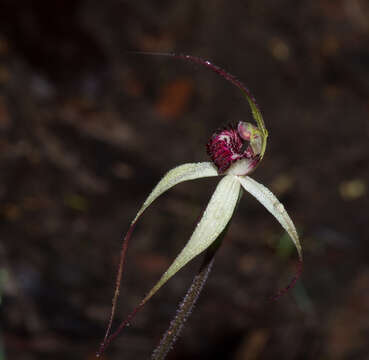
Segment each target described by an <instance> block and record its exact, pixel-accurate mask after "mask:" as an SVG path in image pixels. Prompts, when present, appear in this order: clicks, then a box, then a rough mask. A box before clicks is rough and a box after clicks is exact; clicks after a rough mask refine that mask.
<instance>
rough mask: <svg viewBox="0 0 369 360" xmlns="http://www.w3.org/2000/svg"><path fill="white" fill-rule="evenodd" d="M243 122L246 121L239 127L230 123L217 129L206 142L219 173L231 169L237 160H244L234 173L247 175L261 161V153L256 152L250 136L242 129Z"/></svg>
mask: <svg viewBox="0 0 369 360" xmlns="http://www.w3.org/2000/svg"><path fill="white" fill-rule="evenodd" d="M242 124H245V123H242V122H240V123H239V124H238V126H237V127H235V126H231V125H229V126H227V127H225V128H223V129H221V130H218V131H216V132H215V134H214V135H213V136H212V137H211V138H210V140H209V142H208V143H207V144H206V149H207V153H208V155H209V156H210V158H211V160H212V161H213V163H214V164H215V166H216V167H217V168H218V171H219V174H224V173H225V172H226V171H227V170H230V168H231V165H233V164H234V163H235V162H237V161H239V160H244V161H243V166H241V167H240V169H239V171H236V172H235V173H234V174H235V175H246V174H247V173H248V172H250V171H251V170H253V169H254V168H255V166H256V165H257V163H258V162H259V155H258V154H255V153H254V151H253V149H252V147H251V146H250V144H249V141H248V140H250V137H249V136H245V134H244V133H242V131H241V130H242V129H243V128H244V127H243V126H241V125H242ZM239 165H241V164H239ZM241 168H242V169H241Z"/></svg>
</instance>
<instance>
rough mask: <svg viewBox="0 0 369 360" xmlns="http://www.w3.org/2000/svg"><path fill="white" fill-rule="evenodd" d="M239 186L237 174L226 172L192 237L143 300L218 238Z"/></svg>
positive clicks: (232, 206)
mask: <svg viewBox="0 0 369 360" xmlns="http://www.w3.org/2000/svg"><path fill="white" fill-rule="evenodd" d="M240 188H241V187H240V183H239V181H238V178H237V177H235V176H233V175H227V176H225V177H224V178H223V179H222V180H221V181H220V182H219V184H218V186H217V188H216V189H215V191H214V194H213V196H212V197H211V199H210V201H209V204H208V206H207V208H206V210H205V212H204V214H203V216H202V218H201V220H200V222H199V223H198V224H197V227H196V229H195V231H194V232H193V234H192V236H191V238H190V240H189V241H188V243H187V244H186V246H185V247H184V248H183V249H182V251H181V252H180V254H179V255H178V256H177V258H176V259H175V260H174V262H173V263H172V265H171V266H170V267H169V269H168V270H167V271H166V272H165V273H164V275H163V276H162V277H161V279H160V280H159V282H158V283H157V284H156V285H155V286H154V287H153V288H152V289H151V291H150V292H149V293H148V295H147V296H146V297H145V299H144V300H143V301H142V302H141V304H142V303H145V302H146V301H147V300H149V299H150V298H151V297H152V296H153V295H154V294H155V293H156V292H157V291H158V290H159V289H160V287H161V286H163V285H164V284H165V283H166V282H167V281H168V280H169V279H170V278H171V277H172V276H173V275H174V274H175V273H176V272H177V271H179V270H180V269H181V268H182V267H183V266H185V265H186V264H187V263H188V262H189V261H190V260H192V259H193V258H194V257H195V256H196V255H198V254H200V253H201V252H202V251H204V250H205V249H206V248H208V247H209V246H210V245H211V244H212V243H213V242H214V241H215V240H216V239H217V237H218V236H219V235H220V234H221V233H222V231H223V230H224V229H225V227H226V226H227V224H228V222H229V220H230V219H231V217H232V214H233V211H234V209H235V207H236V204H237V199H238V196H239V194H240Z"/></svg>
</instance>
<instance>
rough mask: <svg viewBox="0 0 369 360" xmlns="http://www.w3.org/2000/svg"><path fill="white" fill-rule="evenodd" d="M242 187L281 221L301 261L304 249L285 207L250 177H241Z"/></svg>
mask: <svg viewBox="0 0 369 360" xmlns="http://www.w3.org/2000/svg"><path fill="white" fill-rule="evenodd" d="M238 179H239V180H240V183H241V185H242V186H243V188H244V189H245V190H246V191H247V192H249V193H250V194H251V195H252V196H254V197H255V198H256V199H257V200H258V201H260V203H261V204H262V205H264V206H265V208H266V209H267V210H268V211H269V212H270V213H271V214H272V215H273V216H274V217H275V218H276V219H277V220H278V221H279V223H280V224H281V225H282V227H283V228H284V229H285V230H286V231H287V233H288V235H289V236H290V237H291V239H292V241H293V243H294V244H295V246H296V249H297V252H298V254H299V257H300V259H302V249H301V244H300V240H299V236H298V234H297V231H296V228H295V225H294V224H293V222H292V220H291V218H290V217H289V216H288V214H287V212H286V210H285V208H284V206H283V205H282V204H281V203H280V202H279V200H278V199H277V198H276V197H275V195H274V194H273V193H272V192H271V191H270V190H269V189H268V188H266V187H265V186H264V185H262V184H259V183H258V182H257V181H255V180H253V179H251V178H250V177H248V176H245V177H241V176H239V177H238Z"/></svg>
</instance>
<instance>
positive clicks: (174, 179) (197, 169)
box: [132, 162, 218, 224]
mask: <svg viewBox="0 0 369 360" xmlns="http://www.w3.org/2000/svg"><path fill="white" fill-rule="evenodd" d="M217 175H218V171H217V169H216V168H215V166H214V165H213V163H210V162H201V163H191V164H183V165H180V166H177V167H175V168H174V169H172V170H170V171H168V172H167V173H166V174H165V175H164V176H163V178H162V179H161V180H160V181H159V183H158V184H157V185H156V186H155V188H154V190H153V191H152V192H151V194H150V195H149V196H148V198H147V199H146V201H145V202H144V204H143V205H142V207H141V209H140V210H139V212H138V213H137V215H136V217H135V218H134V220H133V221H132V224H133V223H135V222H136V221H137V219H138V218H139V217H140V216H141V214H142V213H143V212H144V211H145V210H146V209H147V208H148V207H149V206H150V205H151V204H152V202H153V201H154V200H155V199H157V198H158V197H159V196H160V195H161V194H163V193H164V192H165V191H167V190H168V189H170V188H171V187H173V186H174V185H177V184H179V183H181V182H183V181H187V180H193V179H198V178H202V177H210V176H217Z"/></svg>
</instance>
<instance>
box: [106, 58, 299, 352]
mask: <svg viewBox="0 0 369 360" xmlns="http://www.w3.org/2000/svg"><path fill="white" fill-rule="evenodd" d="M164 55H168V54H164ZM169 55H170V56H172V57H175V58H179V59H183V60H187V61H190V62H193V63H196V64H200V65H203V66H205V67H207V68H209V69H210V70H212V71H214V72H216V73H217V74H219V75H221V76H222V77H224V78H225V79H226V80H228V81H230V82H231V83H233V84H234V85H235V86H237V87H238V88H239V89H240V90H241V91H242V93H243V95H244V96H245V97H246V99H247V101H248V103H249V105H250V107H251V112H252V115H253V118H254V120H255V122H256V126H255V125H253V124H251V123H249V122H243V121H240V122H239V123H238V124H237V126H232V125H230V126H228V127H225V128H223V129H220V130H218V131H216V132H215V133H214V134H213V135H212V136H211V138H210V140H209V142H208V143H207V146H206V148H207V153H208V155H209V156H210V158H211V160H212V161H211V162H199V163H188V164H183V165H180V166H178V167H175V168H174V169H172V170H170V171H169V172H168V173H167V174H166V175H164V177H163V178H162V179H161V180H160V181H159V183H158V184H157V185H156V186H155V188H154V189H153V190H152V192H151V194H150V195H149V196H148V198H147V199H146V201H145V202H144V203H143V205H142V207H141V209H140V210H139V211H138V213H137V215H136V217H135V218H134V220H133V221H132V223H131V225H130V228H129V230H128V233H127V235H126V237H125V239H124V241H123V247H122V253H121V262H120V265H119V271H118V277H117V284H116V286H117V287H116V292H115V296H114V298H113V308H112V314H111V318H110V322H109V326H108V330H107V332H106V336H105V339H104V342H103V343H102V344H101V348H100V352H99V353H102V352H103V351H104V349H105V347H106V346H107V345H108V344H109V343H110V342H111V340H112V339H113V338H114V337H116V336H117V335H118V333H119V332H120V331H121V330H122V329H123V328H124V327H125V326H127V325H128V324H129V322H130V321H131V320H132V318H133V317H134V316H135V314H136V313H137V311H138V310H139V309H140V308H141V307H142V306H143V305H144V304H145V303H146V302H147V301H148V300H149V299H150V298H151V297H152V296H153V295H154V294H155V293H156V292H157V291H158V290H159V289H160V288H161V287H162V286H163V285H164V284H165V283H166V282H167V281H168V280H169V279H170V278H171V277H173V276H174V275H175V274H176V273H177V272H178V271H179V270H180V269H181V268H183V267H184V266H185V265H186V264H187V263H188V262H189V261H191V260H192V259H193V258H194V257H196V256H197V255H199V254H200V253H202V252H203V251H204V250H206V249H207V248H208V247H209V246H210V245H212V244H213V243H214V241H215V240H216V239H217V238H218V237H219V236H220V234H222V232H223V231H224V230H225V228H226V226H227V224H228V223H229V221H230V220H231V218H232V215H233V213H234V210H235V208H236V204H237V202H238V199H239V197H240V195H241V194H242V192H243V191H246V192H248V193H249V194H251V195H252V196H254V197H255V198H256V199H257V200H258V201H259V202H260V203H261V204H262V205H263V206H264V207H265V208H266V209H267V210H268V211H269V212H270V213H271V214H272V215H273V216H274V217H275V218H276V219H277V221H278V222H279V223H280V224H281V225H282V227H283V229H284V230H285V231H286V232H287V233H288V235H289V236H290V238H291V240H292V241H293V243H294V245H295V247H296V249H297V252H298V255H299V260H300V263H302V248H301V245H300V241H299V236H298V234H297V231H296V228H295V226H294V224H293V222H292V220H291V218H290V217H289V215H288V214H287V212H286V210H285V208H284V206H283V205H282V204H281V203H280V202H279V201H278V199H277V198H276V197H275V195H273V194H272V192H271V191H270V190H269V189H268V188H266V187H265V186H264V185H262V184H260V183H258V182H257V181H255V180H253V179H252V178H250V177H249V176H248V175H249V174H250V173H251V172H252V171H253V170H255V168H256V167H257V166H258V164H259V163H260V161H261V160H262V159H263V156H264V153H265V149H266V144H267V137H268V132H267V130H266V128H265V125H264V121H263V118H262V115H261V112H260V110H259V108H258V106H257V104H256V101H255V99H254V98H253V97H252V96H251V94H250V92H249V91H248V89H247V88H246V87H245V86H244V85H243V84H242V83H241V82H240V81H239V80H238V79H236V78H235V77H234V76H233V75H231V74H229V73H227V72H225V71H224V70H223V69H221V68H219V67H218V66H216V65H214V64H212V63H211V62H210V61H206V60H203V59H200V58H197V57H193V56H190V55H174V54H169ZM205 177H219V178H220V181H219V183H218V185H217V187H216V189H215V191H214V193H213V195H212V196H211V199H210V201H209V203H208V205H207V207H206V209H205V211H204V213H203V215H202V218H201V220H200V221H199V222H198V224H197V226H196V228H195V230H194V232H193V234H192V236H191V237H190V239H189V240H188V242H187V244H186V245H185V246H184V248H183V249H182V251H181V252H180V253H179V255H178V256H177V257H176V258H175V260H174V261H173V263H172V264H171V265H170V267H169V268H168V269H167V271H166V272H165V273H164V274H163V275H162V277H161V278H160V280H159V281H158V282H157V283H156V284H155V286H154V287H153V288H152V289H151V290H150V291H149V292H148V294H147V295H146V296H145V297H144V299H143V300H142V301H141V302H140V304H139V305H138V307H137V308H136V309H135V310H134V311H133V312H132V313H131V314H130V315H129V316H128V318H127V319H126V320H125V321H124V322H123V323H122V324H121V325H120V326H119V328H118V330H117V331H116V332H115V333H113V334H112V335H110V336H109V332H110V329H111V324H112V319H113V316H114V312H115V306H116V301H117V297H118V293H119V284H120V281H121V277H122V271H123V265H124V259H125V254H126V251H127V245H128V240H129V238H130V237H131V234H132V232H133V229H134V227H135V225H136V223H137V221H138V220H139V218H140V217H141V215H142V214H143V213H144V211H145V210H146V209H147V208H148V207H149V206H150V205H151V204H152V203H153V202H154V201H155V200H156V199H157V198H158V197H159V196H160V195H162V194H163V193H164V192H166V191H167V190H169V189H170V188H172V187H173V186H175V185H177V184H179V183H182V182H184V181H189V180H195V179H200V178H205ZM297 277H298V276H296V277H295V278H294V280H293V281H292V282H293V283H294V282H295V281H296V279H297ZM292 282H291V284H290V285H289V286H288V287H287V288H289V287H291V286H292V285H293V284H292ZM287 288H286V289H287Z"/></svg>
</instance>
